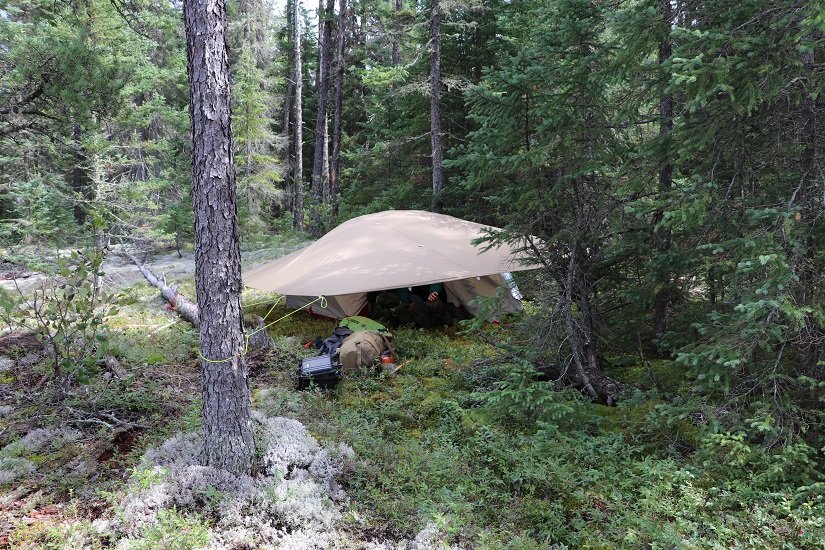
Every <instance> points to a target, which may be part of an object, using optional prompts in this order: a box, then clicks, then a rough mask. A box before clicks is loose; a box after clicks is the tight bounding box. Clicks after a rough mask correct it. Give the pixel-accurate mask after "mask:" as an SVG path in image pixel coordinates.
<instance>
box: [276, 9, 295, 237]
mask: <svg viewBox="0 0 825 550" xmlns="http://www.w3.org/2000/svg"><path fill="white" fill-rule="evenodd" d="M293 2H294V0H289V1H288V2H287V8H286V28H287V29H288V32H289V33H290V34H289V36H294V33H292V25H293V21H292V14H293V9H292V4H293ZM289 54H290V55H292V56H293V59H289V60H288V63H289V67H290V68H289V76H288V77H287V83H286V97H285V98H284V126H283V133H284V151H283V155H284V168H283V170H284V187H285V191H286V198H285V199H284V202H285V206H286V208H287V210H288V211H289V212H290V213H291V212H294V211H295V194H294V183H293V181H292V176H293V170H292V167H293V158H292V156H293V154H292V152H293V148H294V145H293V142H292V138H293V134H292V130H293V125H292V124H290V123H291V122H292V95H293V94H294V93H295V62H294V55H295V53H294V50H293V51H291V52H289ZM273 204H274V203H273ZM293 229H294V226H293Z"/></svg>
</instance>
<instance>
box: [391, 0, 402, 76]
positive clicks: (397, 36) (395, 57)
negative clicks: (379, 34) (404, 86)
mask: <svg viewBox="0 0 825 550" xmlns="http://www.w3.org/2000/svg"><path fill="white" fill-rule="evenodd" d="M403 7H404V6H403V4H402V3H401V0H395V15H396V21H395V25H393V33H394V36H393V37H392V58H391V59H392V66H393V67H397V66H398V61H399V60H400V59H401V51H400V50H401V48H400V46H401V18H400V16H399V14H400V13H401V10H402V9H403ZM392 86H393V88H397V87H398V84H393V85H392Z"/></svg>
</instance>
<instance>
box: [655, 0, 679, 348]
mask: <svg viewBox="0 0 825 550" xmlns="http://www.w3.org/2000/svg"><path fill="white" fill-rule="evenodd" d="M670 2H671V0H659V17H660V19H661V21H662V27H663V31H662V32H663V37H662V40H661V42H659V67H660V68H661V67H663V66H664V64H665V62H666V61H667V60H668V59H670V56H671V55H672V54H673V46H672V44H671V42H670V29H671V25H672V19H673V9H672V7H671V4H670ZM660 78H661V80H662V84H661V85H662V87H663V88H665V87H666V86H667V82H668V81H669V80H670V78H669V75H667V74H664V70H662V74H661V75H660ZM672 132H673V95H671V94H670V93H668V92H663V93H662V95H661V96H660V98H659V139H660V140H661V141H664V142H665V143H664V145H663V150H664V151H665V155H667V156H666V157H665V158H664V159H663V162H662V166H661V168H660V169H659V193H660V194H661V195H664V194H665V193H668V192H669V191H670V189H671V187H672V186H673V164H672V163H671V161H670V157H669V155H670V153H669V151H670V146H669V144H668V143H667V142H668V140H669V139H670V134H671V133H672ZM662 215H663V214H661V213H660V214H659V215H658V216H657V218H661V216H662ZM656 221H657V223H658V221H660V220H656ZM655 231H656V237H657V239H656V240H657V242H658V247H659V252H660V253H661V254H667V251H668V250H669V249H670V247H671V237H670V230H669V229H666V228H663V227H659V228H657V229H656V230H655ZM666 265H667V264H665V267H664V268H662V269H663V271H662V272H660V273H658V274H657V277H656V287H657V290H656V293H655V295H654V296H653V331H654V333H655V334H656V335H657V336H660V335H663V334H664V333H665V332H667V331H668V329H669V328H670V319H669V310H670V306H671V303H672V301H673V298H674V292H673V290H674V289H673V281H672V278H671V274H670V273H669V272H668V269H667V267H666Z"/></svg>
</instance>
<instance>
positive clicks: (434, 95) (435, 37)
mask: <svg viewBox="0 0 825 550" xmlns="http://www.w3.org/2000/svg"><path fill="white" fill-rule="evenodd" d="M430 42H431V44H430V47H431V48H432V51H431V53H430V86H431V88H430V140H431V144H432V153H433V157H432V162H433V203H432V208H431V210H432V211H433V212H436V213H440V212H441V211H442V204H441V192H442V191H443V189H444V144H443V141H442V135H441V2H440V0H432V11H431V16H430Z"/></svg>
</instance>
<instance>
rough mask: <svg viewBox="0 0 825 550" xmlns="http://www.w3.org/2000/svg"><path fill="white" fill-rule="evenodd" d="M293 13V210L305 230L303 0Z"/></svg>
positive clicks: (299, 228) (300, 228)
mask: <svg viewBox="0 0 825 550" xmlns="http://www.w3.org/2000/svg"><path fill="white" fill-rule="evenodd" d="M293 7H294V8H295V11H294V12H293V14H292V18H293V23H294V25H295V145H294V147H295V170H294V175H293V178H292V181H293V189H294V192H295V195H294V197H295V198H294V200H295V203H294V204H295V206H294V209H293V211H292V216H293V220H294V222H295V223H294V226H295V229H296V231H298V232H303V230H304V103H303V98H302V94H303V93H304V91H303V80H304V78H303V74H304V72H303V68H302V67H301V0H295V3H294V4H293Z"/></svg>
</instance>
